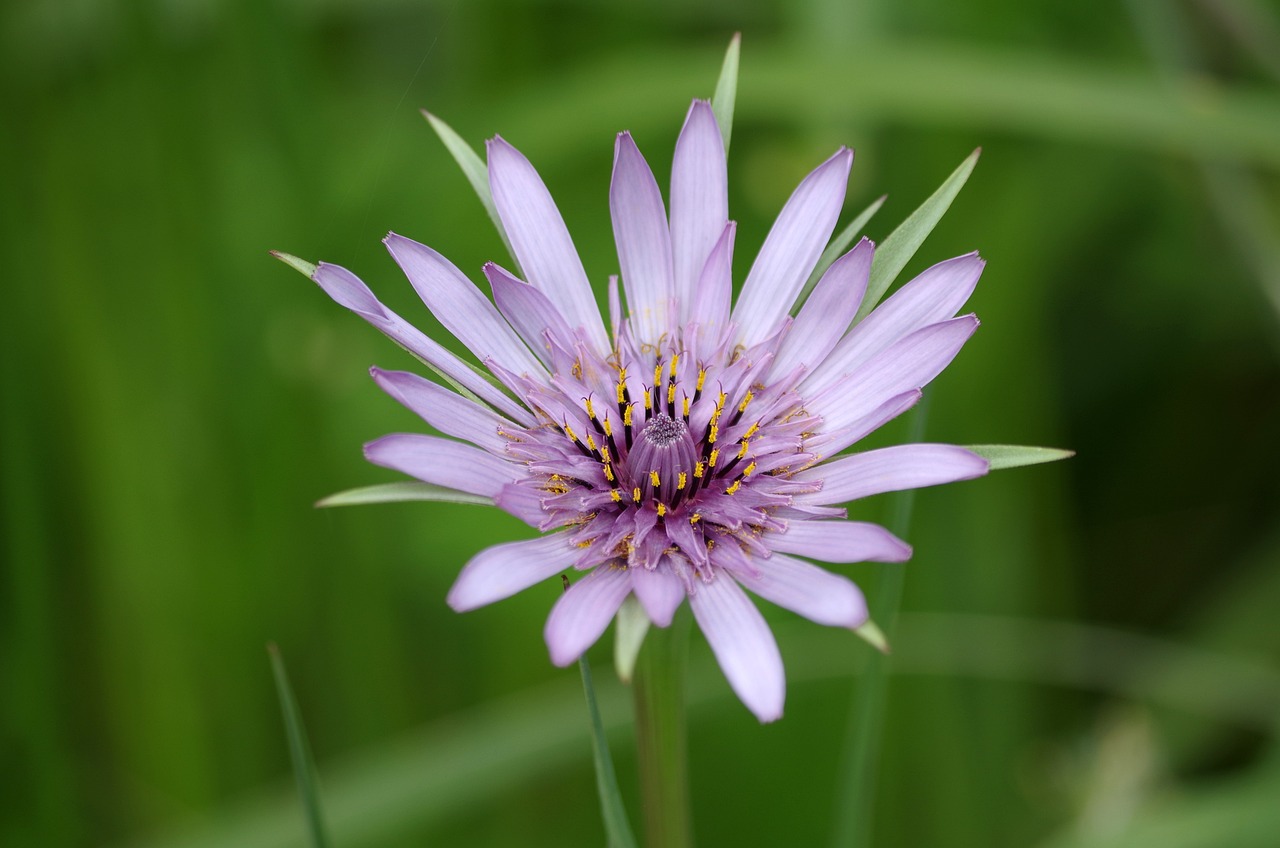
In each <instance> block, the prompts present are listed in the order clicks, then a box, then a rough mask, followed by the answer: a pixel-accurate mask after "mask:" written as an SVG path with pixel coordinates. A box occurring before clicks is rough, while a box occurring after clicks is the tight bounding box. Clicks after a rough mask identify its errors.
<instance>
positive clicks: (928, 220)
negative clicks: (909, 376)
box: [854, 148, 982, 322]
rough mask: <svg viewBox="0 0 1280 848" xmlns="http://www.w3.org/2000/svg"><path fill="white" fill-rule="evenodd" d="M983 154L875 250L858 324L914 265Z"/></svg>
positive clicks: (972, 155)
mask: <svg viewBox="0 0 1280 848" xmlns="http://www.w3.org/2000/svg"><path fill="white" fill-rule="evenodd" d="M980 153H982V148H978V149H977V150H975V151H973V152H972V153H970V154H969V156H968V158H966V159H965V160H964V161H963V162H961V163H960V167H958V168H956V169H955V170H954V171H952V172H951V176H949V177H947V179H946V181H945V182H943V183H942V185H940V186H938V190H937V191H935V192H934V193H933V194H931V195H930V196H929V199H928V200H926V201H925V202H924V203H923V204H921V205H920V208H919V209H917V210H916V211H914V212H912V213H911V214H910V215H908V216H907V220H905V221H903V222H902V223H901V224H899V225H898V228H897V229H896V230H894V231H893V232H891V233H889V237H888V238H886V239H885V240H884V243H883V244H881V245H880V246H879V247H878V248H877V249H876V256H875V259H874V260H873V261H872V263H871V282H869V283H868V284H867V296H866V297H864V298H863V299H862V306H860V307H859V308H858V316H857V317H856V318H855V319H854V321H855V322H857V321H861V320H862V319H863V318H866V317H867V315H868V314H870V312H871V310H872V309H875V307H876V304H877V303H879V302H880V298H882V297H884V293H885V292H886V291H888V289H889V286H891V285H893V281H894V280H895V279H897V277H898V274H899V273H901V271H902V269H903V268H904V267H906V264H907V263H908V262H910V261H911V257H912V256H915V253H916V251H917V250H918V249H919V248H920V245H922V244H924V240H925V239H926V238H928V237H929V233H931V232H933V228H934V227H935V226H937V224H938V221H940V220H942V216H943V215H945V214H946V212H947V209H948V208H949V207H950V206H951V201H953V200H955V199H956V195H957V194H959V193H960V189H962V188H964V184H965V181H967V180H968V179H969V175H970V174H971V173H973V166H974V165H976V164H978V155H979V154H980Z"/></svg>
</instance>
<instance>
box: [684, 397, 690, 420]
mask: <svg viewBox="0 0 1280 848" xmlns="http://www.w3.org/2000/svg"><path fill="white" fill-rule="evenodd" d="M684 417H685V420H686V421H687V420H689V399H688V398H685V399H684Z"/></svg>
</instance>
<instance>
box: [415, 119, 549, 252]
mask: <svg viewBox="0 0 1280 848" xmlns="http://www.w3.org/2000/svg"><path fill="white" fill-rule="evenodd" d="M422 116H423V117H424V118H426V119H427V122H428V123H430V124H431V128H432V129H433V130H435V131H436V135H438V136H440V140H441V141H443V142H444V146H445V147H447V148H448V149H449V152H450V153H451V154H453V159H454V161H455V162H457V163H458V167H460V168H461V169H462V173H463V174H464V175H465V176H466V178H467V182H469V183H471V188H472V189H474V190H475V193H476V195H477V196H478V197H479V198H480V203H481V204H483V205H484V211H485V212H488V213H489V220H491V221H493V226H494V227H496V228H497V230H498V236H499V237H500V238H501V239H502V243H503V244H504V245H506V248H507V253H509V254H510V255H511V262H512V264H513V265H514V266H515V267H514V269H513V270H514V271H515V274H516V276H518V277H523V276H524V273H523V272H522V271H521V270H520V260H519V259H517V258H516V252H515V251H514V250H513V249H512V248H511V240H510V239H508V238H507V231H506V229H505V228H504V227H503V226H502V219H501V218H500V217H498V207H497V206H495V205H494V203H493V192H492V191H490V189H489V167H488V166H487V165H486V164H485V162H484V160H483V159H481V158H480V156H479V154H477V153H476V152H475V151H474V150H472V149H471V145H469V144H467V143H466V142H465V141H463V140H462V136H460V135H458V134H457V133H456V132H454V131H453V128H452V127H450V126H449V125H448V124H446V123H445V122H444V121H442V120H440V119H439V118H437V117H436V116H435V115H433V114H431V113H430V112H428V111H427V110H426V109H423V110H422Z"/></svg>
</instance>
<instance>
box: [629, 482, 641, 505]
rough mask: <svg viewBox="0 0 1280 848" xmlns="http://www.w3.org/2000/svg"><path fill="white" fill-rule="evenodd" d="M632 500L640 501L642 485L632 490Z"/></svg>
mask: <svg viewBox="0 0 1280 848" xmlns="http://www.w3.org/2000/svg"><path fill="white" fill-rule="evenodd" d="M631 500H633V501H635V502H636V503H640V487H639V486H636V487H635V488H634V489H632V490H631Z"/></svg>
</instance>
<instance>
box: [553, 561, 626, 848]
mask: <svg viewBox="0 0 1280 848" xmlns="http://www.w3.org/2000/svg"><path fill="white" fill-rule="evenodd" d="M561 579H562V580H563V581H564V587H565V590H566V591H568V589H569V578H568V577H564V576H561ZM628 600H630V599H628ZM578 669H579V670H580V671H581V672H582V690H583V692H584V693H585V694H586V697H587V713H588V715H589V717H590V719H591V756H592V759H593V760H594V762H595V767H596V790H597V791H598V792H599V793H600V813H601V815H602V816H603V817H604V830H605V833H606V834H607V835H608V837H609V848H636V838H635V836H633V835H632V833H631V824H630V822H628V821H627V809H626V807H625V806H623V803H622V792H621V790H619V789H618V776H617V774H615V773H614V770H613V758H612V757H611V756H609V740H608V738H607V737H606V736H605V730H604V720H603V719H601V717H600V705H599V704H598V703H597V702H596V690H595V686H594V685H593V684H592V682H591V664H590V663H589V662H587V655H586V654H583V655H582V656H581V657H580V658H579V659H578Z"/></svg>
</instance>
